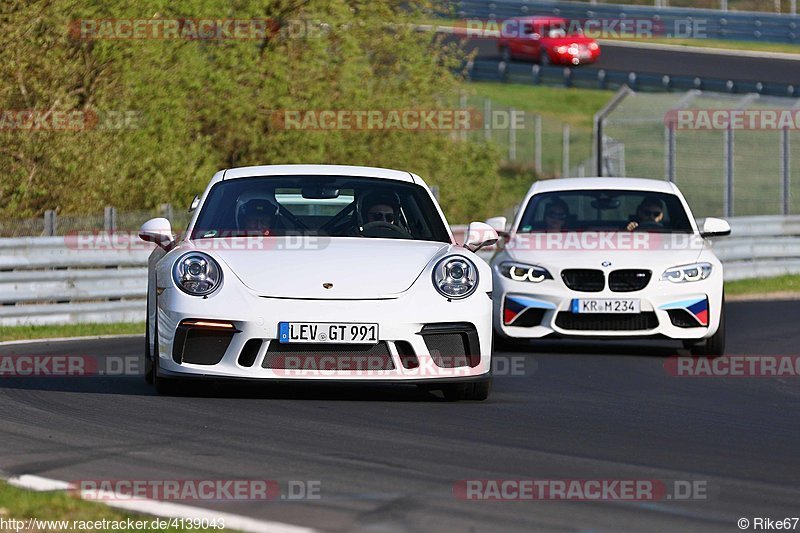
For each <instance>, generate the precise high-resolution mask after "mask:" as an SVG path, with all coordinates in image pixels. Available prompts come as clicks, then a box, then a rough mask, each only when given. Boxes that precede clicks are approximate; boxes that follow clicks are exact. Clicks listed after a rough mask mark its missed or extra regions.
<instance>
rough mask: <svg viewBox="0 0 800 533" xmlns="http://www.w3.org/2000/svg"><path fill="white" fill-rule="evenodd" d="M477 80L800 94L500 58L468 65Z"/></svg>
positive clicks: (778, 86) (794, 89) (791, 88)
mask: <svg viewBox="0 0 800 533" xmlns="http://www.w3.org/2000/svg"><path fill="white" fill-rule="evenodd" d="M466 70H467V76H468V78H469V79H470V80H473V81H501V82H508V83H530V84H533V85H561V86H564V87H586V88H593V89H618V88H619V87H622V86H623V85H627V86H628V87H630V88H631V89H633V90H635V91H642V90H644V91H688V90H691V89H697V90H703V91H714V92H722V93H732V94H752V93H756V94H762V95H768V96H789V97H797V96H800V85H798V86H795V85H792V84H788V83H787V84H784V83H762V82H760V81H754V80H739V79H723V78H712V77H707V76H704V77H701V76H669V75H667V74H658V73H652V72H632V71H622V70H608V69H585V68H571V67H558V66H548V67H542V66H540V65H536V64H534V65H531V64H526V63H515V62H511V63H506V62H504V61H500V60H497V59H476V60H474V61H470V62H469V63H467V65H466Z"/></svg>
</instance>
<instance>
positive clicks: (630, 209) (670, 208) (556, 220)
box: [517, 190, 693, 233]
mask: <svg viewBox="0 0 800 533" xmlns="http://www.w3.org/2000/svg"><path fill="white" fill-rule="evenodd" d="M550 231H606V232H614V231H647V232H656V233H692V231H693V230H692V225H691V223H690V222H689V216H688V215H687V213H686V210H685V209H684V207H683V203H682V202H681V200H680V198H678V197H677V196H675V195H674V194H666V193H654V192H649V191H631V190H576V191H558V192H547V193H541V194H537V195H535V196H533V197H532V198H531V200H530V202H529V203H528V205H527V207H526V208H525V212H524V214H523V216H522V220H521V221H520V224H519V227H518V229H517V232H518V233H534V232H550Z"/></svg>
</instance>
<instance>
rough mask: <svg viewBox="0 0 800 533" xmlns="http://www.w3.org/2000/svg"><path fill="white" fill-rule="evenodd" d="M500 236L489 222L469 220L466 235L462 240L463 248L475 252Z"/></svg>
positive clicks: (491, 243)
mask: <svg viewBox="0 0 800 533" xmlns="http://www.w3.org/2000/svg"><path fill="white" fill-rule="evenodd" d="M499 238H500V237H499V236H498V235H497V231H496V230H495V229H494V228H493V227H491V226H490V225H489V224H486V223H484V222H470V223H469V226H467V237H466V239H465V240H464V248H466V249H467V250H470V251H471V252H477V251H478V250H480V249H481V248H483V247H484V246H491V245H493V244H495V243H496V242H497V241H498V239H499Z"/></svg>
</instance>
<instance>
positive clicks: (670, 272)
mask: <svg viewBox="0 0 800 533" xmlns="http://www.w3.org/2000/svg"><path fill="white" fill-rule="evenodd" d="M712 269H713V267H712V265H711V263H693V264H691V265H681V266H676V267H672V268H668V269H666V270H665V271H664V273H663V274H661V280H662V281H663V280H667V281H671V282H672V283H685V282H687V281H700V280H702V279H706V278H707V277H708V276H710V275H711V270H712Z"/></svg>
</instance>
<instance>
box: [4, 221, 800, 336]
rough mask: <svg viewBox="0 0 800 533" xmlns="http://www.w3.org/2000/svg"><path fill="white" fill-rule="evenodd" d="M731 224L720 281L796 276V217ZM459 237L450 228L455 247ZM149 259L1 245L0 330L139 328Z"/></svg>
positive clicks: (55, 245) (34, 243)
mask: <svg viewBox="0 0 800 533" xmlns="http://www.w3.org/2000/svg"><path fill="white" fill-rule="evenodd" d="M730 223H731V227H732V229H733V234H732V236H731V237H725V238H723V239H718V240H716V242H715V243H714V249H715V252H716V253H717V255H718V256H719V257H720V258H721V259H722V260H723V262H724V263H725V278H726V279H728V280H733V279H742V278H749V277H761V276H775V275H779V274H785V273H800V216H791V217H780V216H767V217H739V218H733V219H730ZM465 232H466V226H453V233H454V234H455V235H456V238H457V240H459V242H460V241H461V240H463V236H464V233H465ZM492 253H493V252H492V251H490V250H484V251H481V252H479V254H480V255H481V256H482V257H484V258H485V259H488V258H489V257H491V255H492ZM149 254H150V251H149V250H148V249H146V248H145V247H142V246H137V247H136V249H126V248H120V249H108V250H86V249H77V248H75V247H74V246H71V245H70V241H69V239H67V238H64V237H28V238H15V239H0V325H1V326H13V325H22V324H55V323H77V322H101V323H102V322H106V323H108V322H141V321H143V320H144V314H145V292H146V286H147V258H148V256H149Z"/></svg>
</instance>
